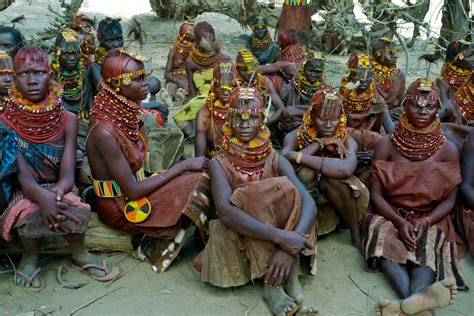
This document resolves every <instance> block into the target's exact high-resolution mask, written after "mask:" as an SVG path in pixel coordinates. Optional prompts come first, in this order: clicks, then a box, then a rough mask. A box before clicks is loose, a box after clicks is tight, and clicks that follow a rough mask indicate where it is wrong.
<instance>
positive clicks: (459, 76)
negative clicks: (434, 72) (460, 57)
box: [441, 61, 472, 91]
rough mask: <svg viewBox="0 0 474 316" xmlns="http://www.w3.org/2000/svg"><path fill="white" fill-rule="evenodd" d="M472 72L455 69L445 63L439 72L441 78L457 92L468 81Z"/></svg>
mask: <svg viewBox="0 0 474 316" xmlns="http://www.w3.org/2000/svg"><path fill="white" fill-rule="evenodd" d="M471 74H472V71H471V70H467V69H462V68H459V67H456V66H455V65H454V64H453V63H452V62H449V61H448V62H446V63H445V64H444V66H443V70H441V77H443V79H444V80H445V81H446V82H447V83H448V84H449V85H450V86H451V88H453V89H454V90H455V91H457V90H458V89H459V88H461V87H462V86H463V85H464V84H466V82H468V81H469V77H470V76H471Z"/></svg>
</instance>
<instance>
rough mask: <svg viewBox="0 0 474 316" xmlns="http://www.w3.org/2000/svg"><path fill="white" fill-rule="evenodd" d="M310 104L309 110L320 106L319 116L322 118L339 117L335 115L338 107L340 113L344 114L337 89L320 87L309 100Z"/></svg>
mask: <svg viewBox="0 0 474 316" xmlns="http://www.w3.org/2000/svg"><path fill="white" fill-rule="evenodd" d="M321 96H322V97H321ZM310 105H311V110H310V112H311V111H312V110H314V109H316V108H318V107H321V111H320V114H319V117H320V118H321V119H323V120H333V119H339V117H336V113H337V110H338V108H339V109H340V110H341V111H342V114H344V109H343V106H342V100H341V98H340V97H339V94H338V93H337V91H335V90H334V89H332V88H329V89H321V90H319V91H318V92H316V94H315V95H314V97H313V99H312V100H311V103H310Z"/></svg>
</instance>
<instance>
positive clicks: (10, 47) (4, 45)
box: [0, 32, 21, 59]
mask: <svg viewBox="0 0 474 316" xmlns="http://www.w3.org/2000/svg"><path fill="white" fill-rule="evenodd" d="M20 44H21V43H17V42H16V41H15V38H14V37H13V35H12V34H11V33H8V32H6V33H0V50H3V51H5V52H7V54H8V55H9V56H10V58H11V59H13V58H14V57H15V55H16V53H17V52H18V50H20V48H21V47H20Z"/></svg>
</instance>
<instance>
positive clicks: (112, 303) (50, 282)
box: [0, 5, 474, 316]
mask: <svg viewBox="0 0 474 316" xmlns="http://www.w3.org/2000/svg"><path fill="white" fill-rule="evenodd" d="M86 13H90V15H91V16H94V15H95V13H93V12H86ZM21 14H26V15H27V21H26V22H25V23H24V24H23V25H20V26H19V28H20V29H21V30H22V31H23V33H24V34H26V35H27V37H28V38H32V37H34V36H35V34H36V32H38V31H40V30H42V29H44V28H45V27H47V26H48V24H47V23H46V22H47V21H48V19H49V20H50V19H51V15H49V14H48V13H47V12H46V10H45V9H44V6H34V5H32V6H30V7H28V8H27V10H25V8H24V7H16V6H15V5H13V6H11V7H10V8H8V9H7V10H5V11H2V12H1V15H0V24H2V23H5V22H7V21H9V20H11V18H13V17H15V16H18V15H21ZM39 16H41V17H42V18H41V20H40V19H38V17H39ZM97 17H98V18H99V19H100V18H101V17H102V16H97ZM136 18H137V19H138V21H139V22H140V23H141V24H142V26H143V28H144V30H145V31H146V32H147V34H148V41H147V44H146V45H145V46H144V47H143V48H142V49H139V48H138V47H137V45H135V44H131V45H130V47H131V48H132V49H134V50H136V51H138V52H139V53H140V54H142V55H144V56H148V57H151V58H152V64H153V67H154V69H155V75H157V76H158V77H160V78H161V77H162V76H163V70H164V66H165V63H166V56H167V53H168V49H169V47H170V46H171V44H172V43H173V41H174V38H175V36H176V33H177V31H178V28H179V25H180V21H173V20H163V19H160V18H158V17H157V16H156V15H154V14H152V13H150V14H143V15H139V16H137V17H136ZM197 20H198V21H200V20H208V21H210V22H211V23H212V24H213V25H215V26H216V29H217V36H218V38H219V39H220V40H221V41H222V43H223V47H224V49H223V50H224V51H225V52H226V53H228V54H229V55H230V56H232V57H235V55H236V53H237V51H238V49H239V48H240V47H242V46H243V45H242V43H241V41H240V40H239V38H238V36H239V35H240V34H243V33H249V31H248V30H244V29H242V28H241V27H240V25H238V24H237V23H236V22H235V21H232V20H229V19H228V18H227V17H224V16H221V15H216V14H206V15H204V16H201V17H199V18H198V19H197ZM123 22H124V26H125V29H127V26H128V24H129V21H125V20H124V21H123ZM426 49H428V50H429V49H430V47H429V46H427V45H426V44H420V45H419V46H418V48H417V50H415V51H412V52H410V55H409V56H410V57H409V60H410V63H409V74H408V78H409V81H411V80H413V79H414V78H416V77H418V76H423V75H424V74H425V70H424V69H425V65H424V64H419V63H418V62H417V61H416V58H417V57H418V56H419V55H421V54H422V53H423V52H424V51H425V50H426ZM400 55H401V58H400V65H401V67H404V63H405V58H404V57H403V53H401V54H400ZM346 61H347V56H342V57H341V56H329V57H328V63H327V68H328V71H327V77H328V81H329V83H331V84H334V85H337V84H338V81H339V80H340V77H341V75H342V74H343V73H344V70H345V62H346ZM432 73H433V74H434V75H435V74H437V73H439V66H436V67H433V68H432ZM434 75H432V76H434ZM201 248H202V244H200V242H199V241H197V240H193V241H192V242H191V243H189V245H188V246H187V247H186V248H185V249H184V250H183V252H182V253H181V255H180V257H179V258H178V259H177V260H176V261H175V262H174V263H173V265H172V266H171V267H170V268H169V269H168V271H166V272H165V273H164V274H156V273H154V272H153V271H152V269H151V266H150V264H149V263H147V262H137V260H135V259H133V258H132V257H131V256H126V254H123V253H112V254H102V255H104V256H105V255H107V256H109V257H110V258H111V259H112V260H113V262H114V263H116V264H117V265H118V266H120V267H121V269H122V271H126V272H127V273H126V275H124V276H123V277H122V278H120V279H118V280H116V281H115V282H113V283H111V284H103V283H99V282H93V281H91V280H90V279H89V278H88V277H87V276H85V275H82V274H80V273H79V272H77V271H75V270H73V269H70V268H68V273H67V274H66V276H65V279H66V280H67V281H69V282H79V281H85V282H88V284H87V285H86V286H84V287H82V288H81V289H77V290H69V289H62V288H61V287H60V285H59V283H58V281H57V280H56V274H57V268H58V267H59V265H60V264H61V262H63V261H65V266H66V267H70V261H69V259H68V258H67V257H47V258H44V260H43V261H42V263H41V266H42V268H43V272H42V276H43V278H44V279H45V282H46V288H45V289H44V290H43V291H42V292H41V293H39V294H31V293H30V292H27V291H25V290H23V289H21V288H18V287H16V286H14V285H13V283H12V277H13V275H12V274H2V275H0V314H2V315H16V314H23V315H42V314H48V313H50V314H53V315H67V314H68V313H70V312H71V311H73V310H74V309H75V308H77V307H79V306H81V305H83V304H85V303H87V302H90V301H91V300H93V299H94V298H98V297H100V296H101V295H103V294H106V293H109V292H112V291H114V292H113V293H110V294H109V295H107V296H105V297H103V298H101V299H100V300H98V301H96V302H94V303H92V304H90V305H88V306H87V307H84V308H83V309H80V310H79V311H78V312H77V313H76V314H77V315H133V314H138V315H157V314H160V315H188V314H197V315H219V314H220V315H269V314H270V313H269V310H268V308H267V306H266V305H265V303H264V301H263V297H262V290H263V287H262V284H261V283H260V282H257V283H256V284H249V285H246V286H243V287H239V288H235V289H219V288H215V287H212V286H209V285H207V284H204V283H202V282H201V281H200V276H199V274H198V273H197V272H196V271H194V269H193V268H192V260H193V259H194V257H195V255H196V254H197V253H198V251H199V250H200V249H201ZM462 267H463V271H464V274H465V276H466V278H467V280H468V282H469V283H470V284H471V285H472V284H473V283H474V260H473V259H472V258H471V257H470V256H468V257H466V258H465V259H463V261H462ZM351 278H352V280H351ZM301 282H302V284H303V288H304V291H305V292H306V293H307V295H308V297H309V299H310V300H311V301H313V302H314V303H315V304H316V305H317V306H318V308H319V310H320V314H321V315H374V310H373V306H374V299H376V298H383V297H386V298H395V297H396V294H395V293H394V292H393V291H392V290H391V289H390V287H389V286H388V284H387V281H386V280H385V279H384V277H383V275H382V274H381V273H377V274H374V273H367V272H366V270H365V265H364V260H363V258H362V256H361V255H360V254H359V253H358V252H357V250H356V249H355V248H354V247H352V246H351V245H350V238H349V234H348V231H347V230H340V231H337V232H335V233H333V234H331V235H330V236H327V237H326V238H322V239H321V240H319V242H318V273H317V275H316V276H315V277H301ZM363 292H365V293H369V292H371V296H372V299H370V298H369V297H368V295H366V294H364V293H363ZM473 309H474V303H473V297H472V295H471V294H470V293H466V292H461V293H460V294H458V296H457V301H456V303H455V304H454V305H452V306H451V307H449V308H447V309H444V310H442V311H438V313H437V314H438V315H451V316H457V315H472V314H473ZM34 311H36V312H34Z"/></svg>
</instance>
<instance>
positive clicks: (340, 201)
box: [281, 87, 369, 252]
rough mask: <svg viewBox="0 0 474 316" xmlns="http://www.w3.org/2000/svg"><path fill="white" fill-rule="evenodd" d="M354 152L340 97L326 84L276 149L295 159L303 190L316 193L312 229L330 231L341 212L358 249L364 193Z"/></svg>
mask: <svg viewBox="0 0 474 316" xmlns="http://www.w3.org/2000/svg"><path fill="white" fill-rule="evenodd" d="M356 152H357V143H356V142H355V141H354V139H353V138H352V137H351V136H349V135H348V133H347V131H346V118H345V115H344V111H343V110H342V101H341V99H340V97H339V96H338V94H337V91H335V90H334V89H333V88H331V87H326V88H323V89H321V90H319V91H318V92H316V94H315V95H314V97H313V99H312V100H311V104H310V107H309V109H308V111H307V112H306V114H305V115H304V118H303V123H302V124H301V126H300V127H299V128H298V129H297V130H296V131H293V132H291V133H289V134H288V135H287V136H286V137H285V141H284V143H283V149H282V151H281V154H282V155H284V156H285V157H286V159H288V160H289V161H290V162H291V163H293V164H294V167H295V172H296V174H297V175H298V178H299V179H300V180H301V181H302V182H303V183H304V184H305V186H306V189H307V190H308V191H310V192H311V193H313V192H314V193H315V194H313V196H314V198H315V200H317V202H318V203H317V204H318V210H319V211H318V217H317V218H316V222H317V234H318V235H325V234H328V233H330V232H331V231H333V230H334V229H335V228H336V226H337V225H338V224H339V222H340V219H339V215H340V216H341V217H342V219H343V221H344V222H345V223H346V225H347V226H348V227H349V229H350V231H351V239H352V244H353V245H354V246H355V247H357V249H359V250H360V251H361V252H362V244H361V239H360V230H359V226H360V225H361V224H362V221H363V218H364V214H365V210H366V209H367V205H368V201H369V192H368V190H367V188H366V187H365V186H364V185H363V184H362V182H360V180H359V179H357V178H356V177H355V176H354V175H353V173H354V171H355V168H356V166H357V157H356ZM319 193H321V195H319Z"/></svg>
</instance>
